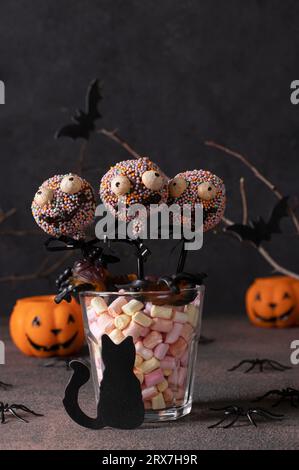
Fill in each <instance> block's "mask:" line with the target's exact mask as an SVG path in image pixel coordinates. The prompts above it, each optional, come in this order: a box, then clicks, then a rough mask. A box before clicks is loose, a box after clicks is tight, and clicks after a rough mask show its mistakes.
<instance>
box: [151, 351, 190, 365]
mask: <svg viewBox="0 0 299 470" xmlns="http://www.w3.org/2000/svg"><path fill="white" fill-rule="evenodd" d="M157 359H159V358H157ZM188 359H189V351H188V349H186V351H185V352H184V354H183V355H182V357H181V359H180V362H181V366H187V365H188Z"/></svg>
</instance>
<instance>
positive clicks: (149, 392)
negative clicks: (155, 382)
mask: <svg viewBox="0 0 299 470" xmlns="http://www.w3.org/2000/svg"><path fill="white" fill-rule="evenodd" d="M157 393H158V390H157V388H156V387H149V388H144V389H143V390H142V398H143V400H150V399H151V398H153V397H154V396H155V395H157Z"/></svg>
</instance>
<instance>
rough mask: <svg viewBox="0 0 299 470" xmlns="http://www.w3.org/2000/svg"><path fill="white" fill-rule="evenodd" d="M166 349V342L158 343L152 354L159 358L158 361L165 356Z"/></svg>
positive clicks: (167, 347)
mask: <svg viewBox="0 0 299 470" xmlns="http://www.w3.org/2000/svg"><path fill="white" fill-rule="evenodd" d="M168 349H169V345H168V344H165V343H160V344H158V345H157V346H156V347H155V351H154V356H155V357H156V358H157V359H159V361H162V359H164V357H165V356H166V353H167V351H168Z"/></svg>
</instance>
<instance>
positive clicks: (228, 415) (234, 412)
mask: <svg viewBox="0 0 299 470" xmlns="http://www.w3.org/2000/svg"><path fill="white" fill-rule="evenodd" d="M211 410H212V411H224V417H223V418H221V419H220V421H217V423H215V424H212V425H211V426H209V427H208V429H213V428H217V427H218V426H220V424H222V423H224V421H226V420H229V419H231V421H230V422H229V423H228V424H226V425H225V426H222V428H223V429H228V428H231V427H232V426H233V425H234V424H235V423H236V422H237V421H238V420H239V419H240V418H244V417H245V418H247V419H248V420H249V422H250V424H253V426H255V427H257V423H256V421H255V419H254V418H255V417H257V416H259V417H261V418H265V419H277V420H281V419H283V417H284V416H283V415H278V414H274V413H271V412H270V411H268V410H266V409H264V408H247V409H245V408H242V407H241V406H237V405H230V406H225V407H224V408H211Z"/></svg>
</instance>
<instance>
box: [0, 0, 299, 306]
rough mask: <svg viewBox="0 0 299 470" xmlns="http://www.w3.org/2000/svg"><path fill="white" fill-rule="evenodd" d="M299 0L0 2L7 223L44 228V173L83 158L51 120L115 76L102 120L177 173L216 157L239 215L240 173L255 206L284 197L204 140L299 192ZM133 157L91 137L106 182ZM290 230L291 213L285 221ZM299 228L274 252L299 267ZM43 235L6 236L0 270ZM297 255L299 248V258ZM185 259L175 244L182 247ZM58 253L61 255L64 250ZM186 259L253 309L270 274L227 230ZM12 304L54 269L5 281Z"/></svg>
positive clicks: (226, 301)
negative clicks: (40, 195)
mask: <svg viewBox="0 0 299 470" xmlns="http://www.w3.org/2000/svg"><path fill="white" fill-rule="evenodd" d="M298 18H299V5H298V2H296V1H291V0H288V1H286V0H280V1H277V0H247V1H242V2H241V1H239V0H226V1H216V0H184V1H180V0H160V1H154V0H143V1H141V0H135V1H134V0H127V1H123V0H122V1H121V0H113V1H112V0H110V1H109V0H93V1H91V0H90V1H82V0H59V1H57V0H51V1H49V0H47V1H45V0H42V1H32V0H26V1H25V0H9V1H8V0H6V1H2V2H1V6H0V79H2V80H4V81H5V83H6V104H5V105H2V106H0V142H1V151H0V155H1V172H0V178H1V180H0V205H1V207H2V208H3V209H4V210H8V209H10V208H11V207H16V208H17V214H16V215H15V216H14V217H13V218H11V219H10V220H8V221H7V222H6V223H5V225H4V224H3V225H1V227H0V228H1V230H5V229H9V228H14V229H18V230H19V229H28V230H32V229H35V224H34V221H33V219H32V216H31V212H30V203H31V199H32V197H33V195H34V192H35V190H36V189H37V187H38V186H39V184H40V183H41V182H42V181H43V180H45V179H46V178H48V177H49V176H52V175H53V174H55V173H60V172H67V171H69V170H74V168H75V165H76V161H77V158H78V152H79V148H80V143H79V142H75V143H74V142H72V141H70V140H67V139H66V140H60V141H55V140H54V139H53V134H54V131H55V130H56V129H57V127H59V126H60V125H61V124H64V123H66V122H68V119H69V116H70V114H71V112H72V111H73V110H74V108H76V107H77V106H81V105H82V104H83V98H84V94H85V89H86V86H87V84H88V83H89V82H90V80H91V79H93V78H94V77H100V78H101V79H103V81H104V95H105V100H104V102H103V104H102V113H103V115H104V119H103V121H102V122H101V123H99V125H100V126H105V127H106V128H108V129H112V128H115V127H117V128H119V130H120V133H121V135H122V136H124V137H125V138H126V139H127V140H128V141H129V142H130V143H131V144H132V145H133V146H134V147H135V148H136V149H137V150H138V151H139V152H140V153H142V154H146V155H149V156H151V158H152V159H153V160H155V161H156V162H157V163H158V164H160V165H161V166H162V167H163V169H164V170H165V172H167V173H168V174H169V175H175V174H176V173H177V172H179V171H182V170H184V169H193V168H206V169H210V170H212V171H213V172H215V173H216V174H218V175H219V176H221V177H223V179H224V180H225V183H226V186H227V193H228V205H227V216H228V217H231V218H235V219H236V220H239V219H240V216H241V211H240V198H239V192H238V184H239V183H238V182H239V177H240V176H241V175H244V176H245V177H246V182H247V188H248V193H249V203H250V214H251V216H252V217H254V216H258V215H266V214H267V213H268V211H269V209H270V208H271V206H272V205H273V204H274V202H275V199H274V198H273V196H272V195H271V194H270V193H269V192H268V191H267V190H266V189H265V188H264V187H263V186H262V185H261V184H260V183H259V182H257V181H256V180H255V179H254V177H252V175H251V173H250V172H248V170H246V169H245V168H244V167H243V166H242V165H241V164H240V163H238V162H236V161H234V160H232V159H230V158H228V157H227V156H225V155H224V154H222V153H220V152H218V151H215V150H212V149H209V148H206V147H205V146H204V144H203V142H204V141H205V139H214V140H216V141H218V142H220V143H223V144H225V145H227V146H230V147H231V148H233V149H235V150H239V151H241V152H243V153H245V154H246V155H247V156H248V157H250V159H251V160H252V162H254V163H255V164H256V165H258V166H259V168H260V169H261V170H262V171H263V172H264V173H265V174H266V175H267V176H268V177H269V178H270V179H272V180H273V182H274V183H275V184H277V185H278V186H279V187H280V188H281V189H282V191H283V192H284V193H286V194H293V195H296V193H298V182H297V180H298V168H299V161H298V150H299V149H298V127H299V126H298V124H299V106H298V107H296V106H293V105H291V103H290V98H289V96H290V83H291V81H292V80H294V79H298V53H297V52H298V43H299V37H298V35H299V24H298ZM126 158H128V155H127V154H126V152H125V151H123V150H122V149H121V148H119V147H118V146H117V145H116V144H114V143H113V142H111V141H109V140H107V139H106V138H105V137H101V136H98V137H95V138H94V139H93V141H92V143H91V146H90V149H89V156H88V161H87V165H88V166H89V167H92V169H93V170H92V171H89V172H86V173H85V175H86V177H87V178H88V179H89V180H90V181H92V182H93V183H94V184H95V185H96V186H97V185H98V183H99V180H100V177H101V175H102V174H103V173H104V172H105V171H106V169H107V168H108V167H109V166H110V165H111V164H114V163H115V162H117V161H118V160H120V159H126ZM284 228H285V230H286V232H288V231H291V228H292V227H291V225H290V224H288V222H286V223H284ZM294 238H295V237H294V236H292V235H285V236H284V237H282V236H281V237H280V236H279V237H276V239H275V240H274V242H273V243H271V244H269V246H268V247H269V250H271V253H272V254H273V256H275V257H276V258H277V260H279V261H281V262H282V263H283V264H284V265H286V266H288V267H289V268H293V269H297V270H299V268H298V250H297V251H296V243H294V241H295V242H296V240H294ZM43 240H44V237H43V236H42V235H41V236H39V235H34V236H31V237H22V238H20V237H7V236H1V239H0V256H1V273H0V276H5V275H9V274H17V275H20V274H28V273H30V272H34V271H35V270H36V269H38V267H39V266H40V263H41V262H42V260H43V258H44V256H45V252H44V250H43V247H42V242H43ZM151 246H152V249H153V256H152V258H151V261H150V264H149V267H148V272H152V271H156V272H160V273H162V272H167V270H170V269H171V267H173V266H174V262H173V263H172V264H171V263H170V264H169V262H168V256H166V254H165V253H166V250H168V252H169V251H170V247H171V243H166V242H160V243H159V242H155V243H153V244H152V245H151ZM296 255H297V259H296ZM176 257H177V254H176ZM54 259H55V258H54V257H53V260H54ZM188 269H190V270H191V269H193V270H200V271H206V272H207V273H208V275H209V278H208V281H207V285H208V291H207V292H208V294H207V303H206V312H207V313H221V314H227V313H229V312H233V313H235V314H237V315H244V305H243V298H244V292H245V290H246V287H247V286H248V284H249V283H250V281H251V280H252V279H253V278H254V277H256V276H261V275H267V274H268V273H270V272H271V269H270V268H269V267H268V265H267V264H266V263H265V262H264V261H263V260H262V259H261V258H260V257H259V255H258V253H256V251H255V250H254V249H253V248H251V247H249V246H244V245H241V244H240V243H239V242H238V241H237V240H235V239H231V238H230V237H229V236H227V235H226V236H225V235H214V234H212V233H209V234H207V236H206V237H205V240H204V248H203V250H202V251H201V252H199V253H196V254H192V256H191V257H190V262H189V264H188ZM0 289H1V302H2V308H1V314H2V315H3V314H8V313H9V311H10V309H11V306H12V305H13V304H14V302H15V300H16V298H17V297H19V296H26V295H32V294H38V293H48V292H49V291H51V290H52V289H53V283H51V282H50V283H49V281H48V280H38V281H31V282H29V281H27V282H20V283H1V284H0Z"/></svg>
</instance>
